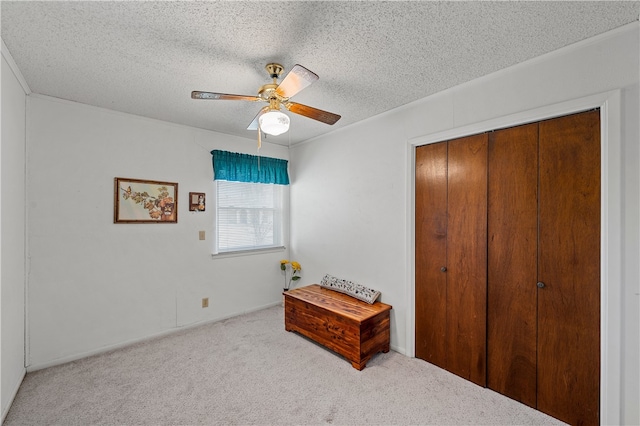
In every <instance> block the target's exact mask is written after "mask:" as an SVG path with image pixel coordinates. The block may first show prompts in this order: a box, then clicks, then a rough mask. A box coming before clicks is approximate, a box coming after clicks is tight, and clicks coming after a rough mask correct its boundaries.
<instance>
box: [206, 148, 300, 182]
mask: <svg viewBox="0 0 640 426" xmlns="http://www.w3.org/2000/svg"><path fill="white" fill-rule="evenodd" d="M211 155H212V156H213V179H215V180H227V181H232V182H251V183H275V184H278V185H289V173H288V172H287V163H288V161H287V160H282V159H279V158H271V157H259V156H257V155H249V154H240V153H237V152H229V151H220V150H213V151H211Z"/></svg>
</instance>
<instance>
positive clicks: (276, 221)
mask: <svg viewBox="0 0 640 426" xmlns="http://www.w3.org/2000/svg"><path fill="white" fill-rule="evenodd" d="M216 182H217V187H216V189H217V191H216V192H217V203H216V205H217V214H216V222H217V223H216V225H217V226H216V230H217V231H216V232H217V239H216V241H217V249H218V252H221V253H222V252H228V251H239V250H252V249H260V248H268V247H280V246H282V228H283V227H282V222H283V214H282V210H283V209H282V207H283V190H284V186H283V185H275V184H265V183H250V182H228V181H224V180H218V181H216Z"/></svg>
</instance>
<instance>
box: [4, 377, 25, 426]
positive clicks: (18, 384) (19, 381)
mask: <svg viewBox="0 0 640 426" xmlns="http://www.w3.org/2000/svg"><path fill="white" fill-rule="evenodd" d="M26 375H27V370H26V369H24V370H22V377H20V380H18V383H16V385H15V387H14V389H13V392H12V394H11V399H9V403H8V404H7V406H6V407H3V408H2V421H0V424H3V423H4V419H6V418H7V414H9V410H10V409H11V406H12V405H13V400H14V399H16V395H18V391H19V390H20V386H21V385H22V381H23V380H24V377H25V376H26Z"/></svg>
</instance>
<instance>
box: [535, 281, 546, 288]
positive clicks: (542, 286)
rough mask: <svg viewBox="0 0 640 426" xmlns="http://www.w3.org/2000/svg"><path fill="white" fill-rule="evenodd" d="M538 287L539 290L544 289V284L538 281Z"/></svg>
mask: <svg viewBox="0 0 640 426" xmlns="http://www.w3.org/2000/svg"><path fill="white" fill-rule="evenodd" d="M536 285H537V286H538V288H544V283H543V282H542V281H538V284H536Z"/></svg>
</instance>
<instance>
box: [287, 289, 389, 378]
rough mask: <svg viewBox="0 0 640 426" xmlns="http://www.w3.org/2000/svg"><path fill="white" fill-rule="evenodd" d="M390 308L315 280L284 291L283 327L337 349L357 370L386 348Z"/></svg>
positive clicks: (387, 345) (386, 350)
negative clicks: (321, 284) (368, 301)
mask: <svg viewBox="0 0 640 426" xmlns="http://www.w3.org/2000/svg"><path fill="white" fill-rule="evenodd" d="M390 310H391V306H390V305H387V304H385V303H381V302H376V303H374V304H372V305H370V304H368V303H366V302H363V301H361V300H358V299H356V298H353V297H351V296H348V295H346V294H342V293H339V292H337V291H333V290H329V289H326V288H323V287H320V286H319V285H318V284H312V285H310V286H306V287H301V288H296V289H294V290H290V291H287V292H284V328H285V330H287V331H297V332H298V333H300V334H302V335H304V336H306V337H308V338H310V339H312V340H314V341H316V342H317V343H319V344H321V345H323V346H325V347H326V348H329V349H331V350H333V351H335V352H337V353H339V354H340V355H342V356H344V357H345V358H346V359H347V360H349V361H350V362H351V365H352V366H353V367H354V368H356V369H358V370H362V369H363V368H364V367H365V365H366V364H367V361H369V359H371V357H372V356H373V355H375V354H376V353H378V352H385V353H386V352H389V340H390V331H389V311H390Z"/></svg>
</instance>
